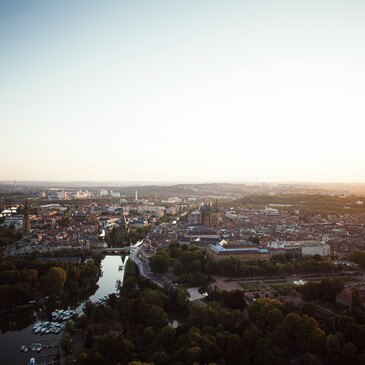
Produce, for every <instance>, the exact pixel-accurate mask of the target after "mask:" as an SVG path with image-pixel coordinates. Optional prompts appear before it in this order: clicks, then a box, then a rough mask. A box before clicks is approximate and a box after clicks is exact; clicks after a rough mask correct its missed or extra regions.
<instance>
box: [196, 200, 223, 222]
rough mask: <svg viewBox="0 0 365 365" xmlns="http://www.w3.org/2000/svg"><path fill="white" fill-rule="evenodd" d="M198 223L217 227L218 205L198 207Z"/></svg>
mask: <svg viewBox="0 0 365 365" xmlns="http://www.w3.org/2000/svg"><path fill="white" fill-rule="evenodd" d="M200 223H201V224H203V225H204V226H209V227H218V225H219V209H218V203H217V202H216V203H215V204H204V205H202V206H201V207H200Z"/></svg>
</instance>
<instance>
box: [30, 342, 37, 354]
mask: <svg viewBox="0 0 365 365" xmlns="http://www.w3.org/2000/svg"><path fill="white" fill-rule="evenodd" d="M31 349H32V351H33V352H35V351H37V346H36V344H35V343H32V347H31Z"/></svg>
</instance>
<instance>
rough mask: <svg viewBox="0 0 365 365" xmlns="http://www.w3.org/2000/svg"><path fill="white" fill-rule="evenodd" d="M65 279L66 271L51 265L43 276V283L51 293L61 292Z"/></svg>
mask: <svg viewBox="0 0 365 365" xmlns="http://www.w3.org/2000/svg"><path fill="white" fill-rule="evenodd" d="M66 279H67V273H66V271H65V270H64V269H63V268H62V267H51V268H50V269H49V271H48V273H47V275H46V276H45V277H44V285H45V287H46V288H47V289H48V290H50V291H51V292H52V293H61V292H62V290H63V287H64V286H65V283H66Z"/></svg>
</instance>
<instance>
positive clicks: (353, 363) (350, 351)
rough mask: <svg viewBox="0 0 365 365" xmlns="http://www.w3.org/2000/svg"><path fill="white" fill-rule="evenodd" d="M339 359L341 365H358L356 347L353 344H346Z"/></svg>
mask: <svg viewBox="0 0 365 365" xmlns="http://www.w3.org/2000/svg"><path fill="white" fill-rule="evenodd" d="M341 359H342V363H343V364H348V365H358V364H359V351H358V350H357V347H356V346H355V345H354V344H353V343H351V342H347V343H346V344H345V346H344V347H343V349H342V353H341Z"/></svg>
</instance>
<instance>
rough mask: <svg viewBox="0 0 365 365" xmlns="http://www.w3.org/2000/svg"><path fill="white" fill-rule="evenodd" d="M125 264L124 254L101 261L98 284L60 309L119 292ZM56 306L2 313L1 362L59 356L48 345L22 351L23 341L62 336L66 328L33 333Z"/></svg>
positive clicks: (21, 364)
mask: <svg viewBox="0 0 365 365" xmlns="http://www.w3.org/2000/svg"><path fill="white" fill-rule="evenodd" d="M120 265H122V260H121V256H118V255H107V256H105V258H104V259H103V260H102V262H101V269H102V275H101V276H100V278H99V280H98V282H97V286H96V287H95V288H94V289H92V290H90V291H89V292H88V293H83V294H82V295H80V296H78V297H75V298H73V300H72V302H70V301H68V303H65V304H64V305H61V306H58V308H59V309H67V308H68V307H70V308H71V309H76V310H78V311H81V310H82V307H83V303H84V302H85V301H86V300H88V299H90V300H91V301H92V302H96V301H97V300H99V299H101V298H103V297H105V296H106V295H109V294H111V293H116V292H117V288H116V285H115V284H116V282H117V280H123V277H122V276H123V275H124V270H122V271H119V266H120ZM54 309H56V307H54V306H51V305H48V306H47V307H46V308H45V309H43V308H39V309H37V310H27V311H22V312H17V313H16V314H15V315H14V316H13V315H10V314H7V315H1V316H0V331H1V332H0V365H26V364H28V363H29V359H30V358H31V357H35V358H36V362H37V364H41V363H42V361H45V360H51V359H52V358H53V359H54V358H55V354H56V352H57V351H56V349H49V350H48V349H44V350H42V351H41V352H40V353H39V354H38V353H33V352H30V351H29V352H28V353H23V352H21V351H20V347H21V346H22V345H30V344H31V343H45V344H47V343H52V342H53V341H55V340H58V339H59V338H60V337H61V335H62V332H61V333H60V334H58V335H56V334H48V335H42V336H40V335H35V334H34V333H33V330H32V329H33V325H34V323H35V322H37V321H47V320H49V316H50V313H51V312H52V311H53V310H54Z"/></svg>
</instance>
